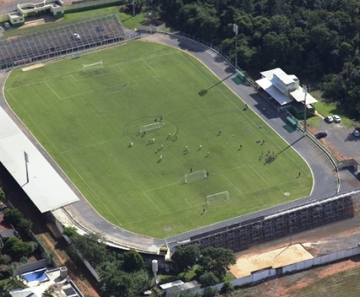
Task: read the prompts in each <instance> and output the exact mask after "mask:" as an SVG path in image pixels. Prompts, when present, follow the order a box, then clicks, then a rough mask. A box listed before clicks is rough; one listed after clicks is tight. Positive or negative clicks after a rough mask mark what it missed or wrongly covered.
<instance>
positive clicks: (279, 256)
mask: <svg viewBox="0 0 360 297" xmlns="http://www.w3.org/2000/svg"><path fill="white" fill-rule="evenodd" d="M312 258H313V256H312V255H311V253H309V252H308V251H307V250H306V249H305V248H304V247H303V246H302V245H301V244H294V245H288V246H285V247H282V248H279V249H274V250H270V251H267V252H262V253H261V254H259V253H254V254H252V255H249V254H246V255H240V256H239V257H238V258H237V260H236V264H235V265H233V266H231V267H230V272H231V273H232V274H233V275H234V276H235V277H236V278H240V277H244V276H248V275H251V272H253V271H257V270H261V269H265V268H268V267H273V268H277V267H282V266H286V265H290V264H294V263H296V262H300V261H304V260H308V259H312Z"/></svg>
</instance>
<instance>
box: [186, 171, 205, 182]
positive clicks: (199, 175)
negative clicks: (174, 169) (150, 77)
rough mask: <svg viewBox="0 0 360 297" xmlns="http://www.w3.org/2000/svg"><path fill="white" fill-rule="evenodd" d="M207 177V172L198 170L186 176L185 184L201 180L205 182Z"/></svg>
mask: <svg viewBox="0 0 360 297" xmlns="http://www.w3.org/2000/svg"><path fill="white" fill-rule="evenodd" d="M206 177H207V174H206V170H204V169H203V170H198V171H195V172H191V173H187V174H185V183H187V184H189V183H193V182H196V181H199V180H203V179H205V178H206Z"/></svg>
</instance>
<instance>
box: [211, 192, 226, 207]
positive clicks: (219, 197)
mask: <svg viewBox="0 0 360 297" xmlns="http://www.w3.org/2000/svg"><path fill="white" fill-rule="evenodd" d="M229 199H230V195H229V192H228V191H223V192H219V193H215V194H211V195H207V196H206V204H207V205H215V204H220V203H223V202H225V201H226V200H229Z"/></svg>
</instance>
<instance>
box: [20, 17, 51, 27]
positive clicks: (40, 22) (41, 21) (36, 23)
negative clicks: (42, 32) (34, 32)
mask: <svg viewBox="0 0 360 297" xmlns="http://www.w3.org/2000/svg"><path fill="white" fill-rule="evenodd" d="M39 25H45V20H44V19H39V20H34V21H30V22H26V23H25V25H23V26H21V27H19V29H26V28H30V27H35V26H39Z"/></svg>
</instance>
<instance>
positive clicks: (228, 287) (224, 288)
mask: <svg viewBox="0 0 360 297" xmlns="http://www.w3.org/2000/svg"><path fill="white" fill-rule="evenodd" d="M232 291H234V286H233V285H232V284H231V283H230V282H228V281H226V282H225V283H224V285H223V286H222V288H221V290H220V293H221V294H226V293H230V292H232Z"/></svg>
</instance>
